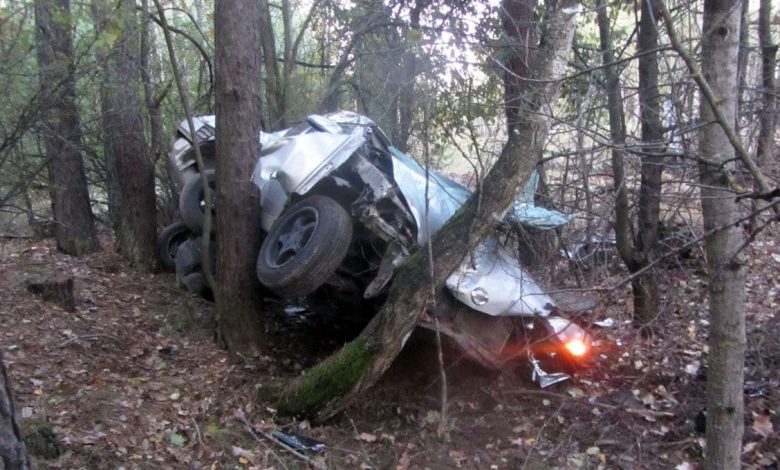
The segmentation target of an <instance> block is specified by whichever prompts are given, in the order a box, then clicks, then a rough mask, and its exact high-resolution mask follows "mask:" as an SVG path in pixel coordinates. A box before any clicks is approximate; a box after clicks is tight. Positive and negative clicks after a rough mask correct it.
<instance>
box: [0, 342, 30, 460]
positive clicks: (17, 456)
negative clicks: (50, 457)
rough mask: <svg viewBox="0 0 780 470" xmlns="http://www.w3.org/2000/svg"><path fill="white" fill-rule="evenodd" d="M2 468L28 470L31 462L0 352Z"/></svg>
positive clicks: (0, 458) (0, 447)
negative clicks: (15, 412)
mask: <svg viewBox="0 0 780 470" xmlns="http://www.w3.org/2000/svg"><path fill="white" fill-rule="evenodd" d="M0 463H1V464H2V465H0V468H2V469H4V470H27V469H29V468H30V461H29V459H28V457H27V450H26V449H25V447H24V442H23V441H22V431H21V429H20V428H19V423H17V421H16V415H15V414H14V396H13V392H12V391H11V378H10V377H9V376H8V371H7V370H6V368H5V363H4V362H3V353H2V352H0Z"/></svg>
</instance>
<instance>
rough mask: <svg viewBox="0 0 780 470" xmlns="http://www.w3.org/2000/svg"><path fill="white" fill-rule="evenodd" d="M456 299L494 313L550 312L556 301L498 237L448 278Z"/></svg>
mask: <svg viewBox="0 0 780 470" xmlns="http://www.w3.org/2000/svg"><path fill="white" fill-rule="evenodd" d="M447 288H448V289H449V290H450V291H451V292H452V294H453V295H454V296H455V298H457V299H458V300H459V301H461V302H463V303H464V304H466V305H468V306H469V307H471V308H473V309H474V310H478V311H480V312H483V313H487V314H488V315H494V316H518V315H539V316H542V317H546V316H548V315H549V314H550V312H551V310H552V308H553V307H554V306H555V302H554V301H553V299H552V298H550V296H549V295H547V294H546V293H545V292H544V290H543V289H542V288H541V287H540V286H539V284H537V283H536V281H534V280H533V278H532V277H531V275H530V274H528V273H527V272H526V271H525V270H524V269H523V268H522V267H521V266H520V264H519V263H518V262H517V259H515V258H514V257H513V256H512V255H511V254H510V253H509V252H508V251H507V250H506V248H504V247H503V246H502V245H501V244H500V243H499V242H498V240H497V239H496V238H495V237H493V236H490V237H488V238H486V239H485V240H484V241H483V242H482V244H480V245H479V246H478V247H477V249H476V250H474V253H472V254H471V255H467V256H466V259H465V260H464V261H463V264H461V265H460V267H458V269H457V270H455V272H454V273H452V274H451V275H450V277H448V278H447Z"/></svg>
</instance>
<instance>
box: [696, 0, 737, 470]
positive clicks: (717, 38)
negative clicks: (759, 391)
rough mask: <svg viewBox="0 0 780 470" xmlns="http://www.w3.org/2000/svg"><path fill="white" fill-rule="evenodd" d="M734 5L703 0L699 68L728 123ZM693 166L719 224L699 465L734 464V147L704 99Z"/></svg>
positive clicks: (711, 242)
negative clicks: (704, 427)
mask: <svg viewBox="0 0 780 470" xmlns="http://www.w3.org/2000/svg"><path fill="white" fill-rule="evenodd" d="M739 25H740V10H739V8H734V5H733V2H732V1H731V0H707V1H706V2H705V3H704V28H703V36H702V64H701V69H702V74H703V76H704V79H705V80H706V81H707V82H708V83H709V85H710V87H711V89H712V91H713V93H714V95H715V97H716V98H717V106H718V107H719V108H720V111H721V112H722V113H723V116H724V117H725V120H726V122H727V123H729V124H733V122H734V118H735V114H736V102H737V81H736V80H737V49H738V45H739ZM701 122H702V127H701V130H700V131H699V150H700V155H701V163H700V165H699V171H700V180H701V188H702V189H701V200H702V215H703V219H704V229H705V232H709V231H710V230H712V229H715V228H718V227H727V228H725V229H723V230H720V231H718V232H715V233H713V234H712V235H709V236H707V237H706V238H705V240H704V245H705V250H706V254H707V266H708V270H709V275H710V282H709V286H708V293H709V309H710V335H709V347H710V357H709V371H708V373H707V411H708V412H707V451H706V456H705V468H708V469H735V468H739V467H740V456H741V451H742V432H743V426H744V425H743V421H742V420H743V397H742V383H743V379H744V372H743V368H744V365H745V269H746V268H745V263H744V259H742V256H741V255H740V254H739V250H740V247H741V246H742V244H743V235H742V229H741V228H740V227H739V226H737V225H736V224H735V223H734V221H735V220H737V219H738V218H739V215H740V210H739V207H738V206H737V203H736V202H735V199H734V193H733V192H732V191H731V190H729V187H728V183H727V181H726V179H725V177H724V175H723V172H724V171H729V170H728V168H729V167H728V165H729V163H727V162H730V161H732V160H734V156H735V152H734V148H733V147H732V146H731V143H730V141H729V139H728V137H727V135H726V133H725V132H724V131H723V128H722V127H721V126H720V125H719V124H718V123H716V122H715V116H714V113H713V110H712V108H711V107H710V104H709V103H708V101H706V100H702V103H701Z"/></svg>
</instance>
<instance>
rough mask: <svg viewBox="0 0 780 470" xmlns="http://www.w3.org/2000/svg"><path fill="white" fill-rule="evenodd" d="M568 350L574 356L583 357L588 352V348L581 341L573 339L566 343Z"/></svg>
mask: <svg viewBox="0 0 780 470" xmlns="http://www.w3.org/2000/svg"><path fill="white" fill-rule="evenodd" d="M566 349H568V350H569V352H570V353H571V354H572V356H582V355H584V354H585V353H586V352H587V351H588V346H587V345H586V344H585V342H584V341H582V340H581V339H573V340H571V341H568V342H567V343H566Z"/></svg>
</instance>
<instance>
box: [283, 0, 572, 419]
mask: <svg viewBox="0 0 780 470" xmlns="http://www.w3.org/2000/svg"><path fill="white" fill-rule="evenodd" d="M579 10H580V5H579V3H578V2H576V1H561V2H558V3H557V5H556V7H554V10H552V11H551V12H549V15H548V19H547V24H546V31H545V33H544V34H545V40H544V41H542V44H543V45H542V47H541V49H540V50H539V51H538V53H537V55H536V57H535V58H534V60H533V62H532V65H531V67H530V69H529V75H530V76H533V77H536V78H537V80H535V81H534V82H532V84H529V86H528V88H527V89H526V93H525V100H523V103H524V106H523V108H521V110H520V112H519V113H518V120H517V124H516V127H515V128H514V129H513V132H510V133H509V136H508V141H507V143H506V145H505V147H504V149H503V151H502V153H501V155H500V156H499V158H498V160H497V161H496V163H495V165H494V166H493V168H492V169H491V170H490V172H489V173H488V175H487V176H486V178H485V182H484V184H483V185H482V187H485V188H490V191H487V192H482V191H480V190H477V191H476V192H475V193H474V194H473V195H472V196H471V197H470V198H469V200H468V201H467V202H466V204H465V205H464V206H463V207H462V208H461V210H459V211H458V212H457V213H456V214H455V215H454V216H453V217H452V218H451V219H450V220H449V221H448V222H447V224H445V226H444V227H442V229H441V230H440V231H439V232H437V233H436V234H435V235H434V237H433V238H432V239H431V241H430V248H427V247H426V248H423V249H422V250H420V251H418V252H417V253H416V254H415V255H413V256H412V257H411V258H410V259H409V260H408V261H407V262H406V263H405V264H404V265H403V266H402V267H401V268H400V270H399V272H398V273H397V275H396V277H395V280H394V281H393V284H392V286H391V288H390V290H389V293H388V299H387V302H386V303H385V305H384V306H383V307H382V308H381V309H380V311H379V312H378V313H377V315H376V316H375V317H374V318H373V319H372V320H371V322H370V323H369V324H368V326H366V328H365V329H364V330H363V332H362V333H361V334H360V336H358V338H356V339H355V340H353V341H351V342H349V343H347V344H346V345H345V346H344V347H343V348H342V349H341V350H340V351H338V352H336V353H335V354H333V355H332V356H330V357H329V358H328V359H326V360H325V361H323V362H322V363H320V364H318V365H317V366H315V367H314V368H313V369H311V370H309V371H307V373H306V374H305V375H303V376H301V377H300V378H298V379H297V380H295V381H294V382H293V383H291V384H290V385H289V386H288V387H287V389H286V390H285V392H284V393H283V395H282V397H281V400H280V403H279V410H280V411H281V412H282V413H285V414H295V415H304V416H310V417H314V418H316V419H319V420H322V419H326V418H328V417H330V416H332V415H333V414H335V413H337V412H338V411H339V410H341V409H343V407H344V406H346V405H347V404H348V403H349V402H350V401H351V400H353V399H354V398H355V397H357V396H359V395H360V394H362V393H363V392H364V391H365V390H367V389H368V388H370V387H371V386H372V385H374V384H375V383H376V381H377V380H379V378H380V377H381V376H382V374H383V373H384V372H385V371H386V370H387V368H388V367H389V366H390V364H391V363H392V362H393V360H394V359H395V357H396V356H397V355H398V353H399V352H400V350H401V348H402V347H403V345H404V343H405V341H406V339H407V338H408V337H409V334H410V333H411V331H412V330H413V329H414V327H415V326H416V325H417V322H418V320H419V318H420V317H421V315H422V314H423V313H424V312H426V311H428V310H430V308H431V306H432V304H433V298H432V293H431V288H430V286H431V283H433V285H434V286H435V291H436V292H437V293H436V295H440V294H441V293H442V289H443V285H444V281H445V280H446V278H447V277H448V276H449V275H450V273H452V271H453V270H455V269H456V268H457V266H458V265H459V264H460V263H461V261H462V260H463V259H464V257H465V256H466V255H467V254H468V253H469V252H470V251H471V250H473V249H474V248H475V247H476V246H477V245H478V244H479V243H480V241H481V240H482V239H484V238H485V237H486V236H487V235H488V234H489V233H490V232H491V230H492V229H493V227H495V225H496V224H497V223H499V222H500V221H501V219H502V218H503V216H504V214H506V212H507V211H508V210H509V208H510V207H511V205H512V203H513V201H514V200H515V198H516V197H517V194H518V193H519V192H520V191H521V188H522V183H523V182H524V181H525V180H526V179H527V178H528V176H529V175H530V173H531V171H532V170H533V168H534V166H535V165H536V163H537V162H538V158H539V155H540V152H541V147H542V145H543V144H544V141H545V138H546V135H547V130H548V117H547V116H546V114H545V113H544V112H543V110H544V108H545V107H547V106H548V105H549V104H550V103H554V102H555V101H556V99H557V96H558V90H559V88H560V86H559V85H560V82H559V80H560V78H561V73H562V71H563V70H564V68H565V64H566V60H567V58H568V55H569V51H570V49H571V40H572V36H573V34H574V28H575V21H576V18H577V14H578V12H579ZM426 252H427V253H430V255H429V256H430V257H431V258H432V261H431V263H432V265H433V269H431V264H429V262H426V260H425V258H424V256H426V255H425V253H426ZM431 272H433V278H431V274H430V273H431ZM432 313H433V314H436V312H432Z"/></svg>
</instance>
